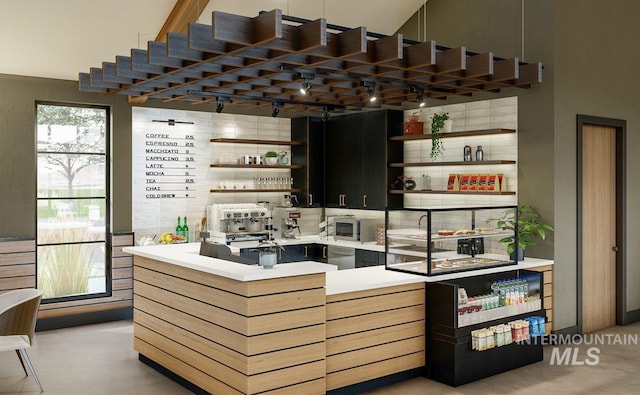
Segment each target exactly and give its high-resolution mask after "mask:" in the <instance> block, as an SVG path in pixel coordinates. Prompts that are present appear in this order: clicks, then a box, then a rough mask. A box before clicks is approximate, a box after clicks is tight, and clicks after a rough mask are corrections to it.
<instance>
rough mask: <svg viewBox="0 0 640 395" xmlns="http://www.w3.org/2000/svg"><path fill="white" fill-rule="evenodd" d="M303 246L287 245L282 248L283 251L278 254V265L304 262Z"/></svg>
mask: <svg viewBox="0 0 640 395" xmlns="http://www.w3.org/2000/svg"><path fill="white" fill-rule="evenodd" d="M305 251H306V250H305V246H304V245H288V246H284V250H283V251H281V253H280V257H279V258H280V259H279V260H278V262H279V263H290V262H300V261H306V260H307V258H306V257H305Z"/></svg>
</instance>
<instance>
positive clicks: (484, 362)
mask: <svg viewBox="0 0 640 395" xmlns="http://www.w3.org/2000/svg"><path fill="white" fill-rule="evenodd" d="M513 278H518V279H521V280H526V281H527V290H528V295H534V294H538V293H539V300H538V302H539V301H540V300H542V299H544V295H543V294H542V293H543V289H542V276H541V274H540V273H538V272H533V271H526V270H517V271H508V272H503V273H495V274H488V275H483V276H473V277H467V278H461V279H458V280H451V281H443V282H435V283H427V284H426V287H427V288H426V303H425V304H426V317H427V328H426V329H427V330H426V333H427V350H429V352H428V353H427V354H426V361H425V362H426V366H425V368H426V369H425V375H426V376H427V377H429V378H431V379H432V380H436V381H439V382H441V383H445V384H447V385H450V386H454V387H457V386H459V385H462V384H466V383H470V382H472V381H475V380H479V379H482V378H485V377H489V376H493V375H496V374H499V373H502V372H506V371H508V370H511V369H516V368H519V367H522V366H525V365H528V364H531V363H535V362H539V361H542V359H543V349H542V342H540V341H536V339H535V338H534V339H532V340H530V341H526V340H525V341H523V342H516V341H515V340H514V341H513V342H512V343H511V342H510V344H505V345H503V346H501V347H494V348H490V349H487V350H486V351H477V350H474V349H473V346H472V332H473V331H476V330H479V329H483V328H489V327H492V326H494V325H500V324H506V323H508V322H510V321H515V320H520V319H524V318H527V317H531V316H539V317H544V316H545V311H544V309H542V308H541V304H540V303H536V302H529V304H527V305H519V306H524V307H518V308H515V309H509V307H516V306H507V308H505V307H500V308H496V309H495V310H488V311H482V312H480V313H476V314H478V315H479V319H478V320H462V319H461V318H460V317H470V316H459V314H458V309H459V303H458V296H459V289H460V288H464V289H465V291H466V292H467V294H468V295H469V296H475V295H485V294H490V293H491V288H490V287H491V284H492V283H493V282H496V281H507V280H509V279H513ZM530 305H532V306H533V307H531V308H530V309H526V308H525V307H528V306H530ZM500 309H507V310H508V311H507V312H505V313H504V314H496V315H495V317H499V318H494V319H492V318H493V317H494V315H492V314H491V313H492V312H493V313H494V314H495V313H500V311H499V310H500ZM525 311H526V312H525Z"/></svg>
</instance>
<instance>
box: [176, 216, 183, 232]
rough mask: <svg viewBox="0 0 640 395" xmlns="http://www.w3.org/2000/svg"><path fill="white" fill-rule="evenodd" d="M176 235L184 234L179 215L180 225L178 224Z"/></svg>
mask: <svg viewBox="0 0 640 395" xmlns="http://www.w3.org/2000/svg"><path fill="white" fill-rule="evenodd" d="M176 236H182V226H180V217H178V225H176Z"/></svg>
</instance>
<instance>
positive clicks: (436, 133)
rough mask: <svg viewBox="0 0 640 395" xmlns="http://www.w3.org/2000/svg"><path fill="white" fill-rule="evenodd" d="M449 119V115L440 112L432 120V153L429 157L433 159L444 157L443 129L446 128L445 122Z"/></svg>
mask: <svg viewBox="0 0 640 395" xmlns="http://www.w3.org/2000/svg"><path fill="white" fill-rule="evenodd" d="M448 119H449V113H446V112H439V113H436V114H433V117H432V118H431V153H430V154H429V156H430V157H431V159H436V158H437V157H438V156H440V155H442V151H444V147H443V146H442V139H441V137H442V134H441V132H442V128H444V121H446V120H448Z"/></svg>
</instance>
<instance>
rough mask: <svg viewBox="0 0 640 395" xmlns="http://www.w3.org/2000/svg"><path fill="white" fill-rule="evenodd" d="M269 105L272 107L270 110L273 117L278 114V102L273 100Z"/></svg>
mask: <svg viewBox="0 0 640 395" xmlns="http://www.w3.org/2000/svg"><path fill="white" fill-rule="evenodd" d="M271 107H272V108H273V109H272V110H271V116H272V117H274V118H275V117H277V116H278V114H280V103H278V102H275V101H274V102H273V104H272V105H271Z"/></svg>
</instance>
